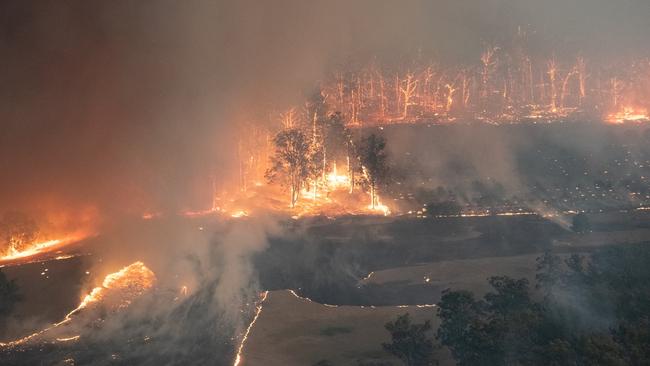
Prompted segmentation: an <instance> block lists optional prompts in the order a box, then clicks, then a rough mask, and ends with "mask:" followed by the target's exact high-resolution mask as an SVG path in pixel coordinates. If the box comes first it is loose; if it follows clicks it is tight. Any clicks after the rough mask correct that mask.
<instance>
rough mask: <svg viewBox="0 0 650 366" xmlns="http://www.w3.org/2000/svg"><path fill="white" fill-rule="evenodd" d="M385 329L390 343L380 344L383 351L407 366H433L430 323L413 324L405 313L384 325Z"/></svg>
mask: <svg viewBox="0 0 650 366" xmlns="http://www.w3.org/2000/svg"><path fill="white" fill-rule="evenodd" d="M385 327H386V330H388V331H389V332H390V335H391V339H392V341H391V343H383V344H382V346H383V347H384V350H386V351H387V352H389V353H390V354H392V355H394V356H396V357H398V358H399V359H400V360H402V361H403V362H404V363H405V364H406V365H407V366H427V365H433V364H434V360H433V350H434V346H433V340H432V338H431V336H430V334H429V333H430V332H431V322H430V321H428V320H427V321H426V322H424V324H413V323H412V322H411V317H410V315H409V314H408V313H406V314H404V315H400V316H399V317H397V319H395V320H394V321H391V322H388V323H386V325H385Z"/></svg>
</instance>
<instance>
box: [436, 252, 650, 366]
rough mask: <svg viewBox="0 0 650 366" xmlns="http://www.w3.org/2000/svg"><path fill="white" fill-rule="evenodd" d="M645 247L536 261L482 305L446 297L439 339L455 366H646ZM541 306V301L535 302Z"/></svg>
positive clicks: (497, 280)
mask: <svg viewBox="0 0 650 366" xmlns="http://www.w3.org/2000/svg"><path fill="white" fill-rule="evenodd" d="M648 260H650V247H648V246H647V245H635V246H625V247H613V248H607V249H603V250H600V251H598V252H596V253H594V254H593V255H591V256H590V257H589V258H585V257H581V256H579V255H573V256H571V257H569V258H568V259H566V260H562V259H560V258H559V257H556V256H553V255H551V254H549V253H547V254H545V255H544V256H542V257H540V258H539V259H538V274H537V277H536V278H537V286H536V289H537V290H539V291H540V293H541V294H543V295H544V296H541V297H540V296H537V293H535V292H534V291H533V290H531V288H530V286H529V283H528V281H527V280H525V279H519V280H516V279H511V278H508V277H492V278H490V279H489V282H490V284H491V286H492V288H493V289H494V290H493V292H490V293H488V294H486V295H485V296H484V297H483V298H482V299H475V298H474V295H473V294H472V293H471V292H468V291H450V290H447V291H445V292H444V294H443V297H442V299H441V301H440V303H439V309H438V316H439V317H440V320H441V325H440V328H439V329H438V332H437V339H438V340H439V341H440V342H441V344H442V345H444V346H447V347H448V348H449V349H450V350H451V352H452V355H453V356H454V358H455V359H456V361H457V362H458V364H459V365H461V366H462V365H648V364H650V347H648V345H649V344H650V321H649V317H648V314H650V281H649V280H650V269H649V268H648V266H647V263H648ZM537 298H540V300H536V299H537Z"/></svg>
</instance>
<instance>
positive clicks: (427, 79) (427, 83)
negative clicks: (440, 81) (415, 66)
mask: <svg viewBox="0 0 650 366" xmlns="http://www.w3.org/2000/svg"><path fill="white" fill-rule="evenodd" d="M433 76H434V74H433V70H432V68H431V66H429V67H427V69H426V70H425V71H424V105H425V106H426V107H427V108H431V80H433Z"/></svg>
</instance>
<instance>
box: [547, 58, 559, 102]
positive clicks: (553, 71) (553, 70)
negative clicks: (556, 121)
mask: <svg viewBox="0 0 650 366" xmlns="http://www.w3.org/2000/svg"><path fill="white" fill-rule="evenodd" d="M547 66H548V70H547V72H546V73H547V74H548V79H549V81H550V83H551V111H552V112H553V113H555V112H557V85H556V80H557V63H556V61H555V59H554V58H553V59H551V60H550V61H549V62H548V65H547Z"/></svg>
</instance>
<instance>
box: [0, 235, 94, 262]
mask: <svg viewBox="0 0 650 366" xmlns="http://www.w3.org/2000/svg"><path fill="white" fill-rule="evenodd" d="M87 237H89V235H87V234H81V233H80V234H73V235H70V236H66V237H63V238H59V239H51V240H46V241H40V242H35V243H32V244H30V245H29V246H28V248H26V249H23V250H18V249H16V248H14V247H9V248H8V249H7V250H6V252H5V254H4V255H3V256H1V257H0V261H10V260H15V259H21V258H26V257H31V256H34V255H36V254H41V253H46V252H50V251H53V250H55V249H59V248H61V247H63V246H66V245H68V244H72V243H76V242H79V241H81V240H83V239H86V238H87Z"/></svg>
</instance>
